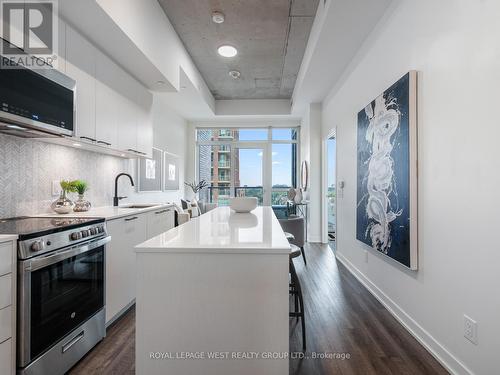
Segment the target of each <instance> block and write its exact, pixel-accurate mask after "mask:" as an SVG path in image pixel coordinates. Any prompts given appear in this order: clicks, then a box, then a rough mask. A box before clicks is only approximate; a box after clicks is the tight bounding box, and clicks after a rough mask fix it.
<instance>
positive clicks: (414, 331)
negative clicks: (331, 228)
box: [335, 252, 474, 375]
mask: <svg viewBox="0 0 500 375" xmlns="http://www.w3.org/2000/svg"><path fill="white" fill-rule="evenodd" d="M335 257H336V258H337V259H338V261H339V262H340V263H342V264H343V265H344V266H345V267H346V268H347V269H348V270H349V272H350V273H351V274H352V275H353V276H354V277H355V278H356V279H357V280H358V281H359V282H360V283H361V284H363V286H364V287H365V288H366V289H368V291H369V292H370V293H371V294H372V295H373V296H374V297H375V298H376V299H377V300H378V301H379V302H380V303H381V304H382V305H383V306H384V307H385V308H386V309H387V310H388V311H389V312H390V313H391V314H392V316H394V318H395V319H396V320H397V321H398V322H399V323H400V324H401V325H402V326H403V327H404V328H405V329H406V330H407V331H408V332H409V333H410V334H411V335H412V336H413V337H415V339H416V340H417V341H418V342H419V343H420V344H422V346H423V347H424V348H425V349H426V350H427V351H428V352H429V353H430V354H431V355H432V356H433V357H434V358H436V360H437V361H438V362H439V363H441V365H443V366H444V368H445V369H446V370H448V371H449V372H450V373H451V374H455V375H474V373H473V372H472V371H471V370H470V369H468V368H467V367H466V366H465V365H464V364H463V363H462V362H460V360H459V359H458V358H457V357H455V356H454V355H453V354H451V353H450V352H449V351H448V350H447V349H446V348H445V347H444V346H443V345H441V344H440V343H439V342H438V341H437V340H436V339H435V338H434V337H432V336H431V335H430V334H429V332H427V331H426V330H425V329H424V328H423V327H422V326H421V325H420V324H418V323H417V322H416V321H415V320H414V319H413V318H412V317H411V316H410V315H409V314H408V313H407V312H406V311H404V310H403V309H402V308H401V307H400V306H399V305H398V304H397V303H395V302H394V301H393V300H392V299H391V298H390V297H389V296H387V295H386V294H385V293H384V292H383V291H382V290H380V289H379V288H378V287H377V286H376V285H375V284H374V283H373V282H372V281H371V280H370V279H369V278H368V277H366V276H365V275H364V274H363V272H361V271H360V270H359V269H358V268H357V267H356V266H354V265H353V264H352V263H351V262H350V261H349V260H348V259H347V258H346V257H344V256H343V255H342V254H340V253H339V252H335Z"/></svg>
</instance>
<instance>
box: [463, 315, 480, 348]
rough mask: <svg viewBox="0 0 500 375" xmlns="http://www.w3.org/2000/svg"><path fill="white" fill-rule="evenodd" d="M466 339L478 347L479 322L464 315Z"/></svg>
mask: <svg viewBox="0 0 500 375" xmlns="http://www.w3.org/2000/svg"><path fill="white" fill-rule="evenodd" d="M464 337H465V338H466V339H467V340H469V341H470V342H472V343H473V344H475V345H477V322H476V321H475V320H473V319H471V318H469V317H468V316H467V315H464Z"/></svg>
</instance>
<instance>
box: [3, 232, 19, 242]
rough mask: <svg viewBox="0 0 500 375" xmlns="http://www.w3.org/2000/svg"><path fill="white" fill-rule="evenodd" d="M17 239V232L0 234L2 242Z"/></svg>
mask: <svg viewBox="0 0 500 375" xmlns="http://www.w3.org/2000/svg"><path fill="white" fill-rule="evenodd" d="M15 240H17V235H16V234H0V242H7V241H15Z"/></svg>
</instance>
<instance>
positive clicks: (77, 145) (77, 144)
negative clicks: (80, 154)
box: [73, 143, 82, 147]
mask: <svg viewBox="0 0 500 375" xmlns="http://www.w3.org/2000/svg"><path fill="white" fill-rule="evenodd" d="M73 146H75V147H81V146H82V145H81V144H80V143H73Z"/></svg>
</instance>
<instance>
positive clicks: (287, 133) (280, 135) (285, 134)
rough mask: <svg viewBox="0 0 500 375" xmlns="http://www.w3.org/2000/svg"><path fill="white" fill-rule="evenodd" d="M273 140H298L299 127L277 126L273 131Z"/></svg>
mask: <svg viewBox="0 0 500 375" xmlns="http://www.w3.org/2000/svg"><path fill="white" fill-rule="evenodd" d="M272 138H273V141H291V140H297V129H281V128H276V129H273V131H272Z"/></svg>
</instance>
